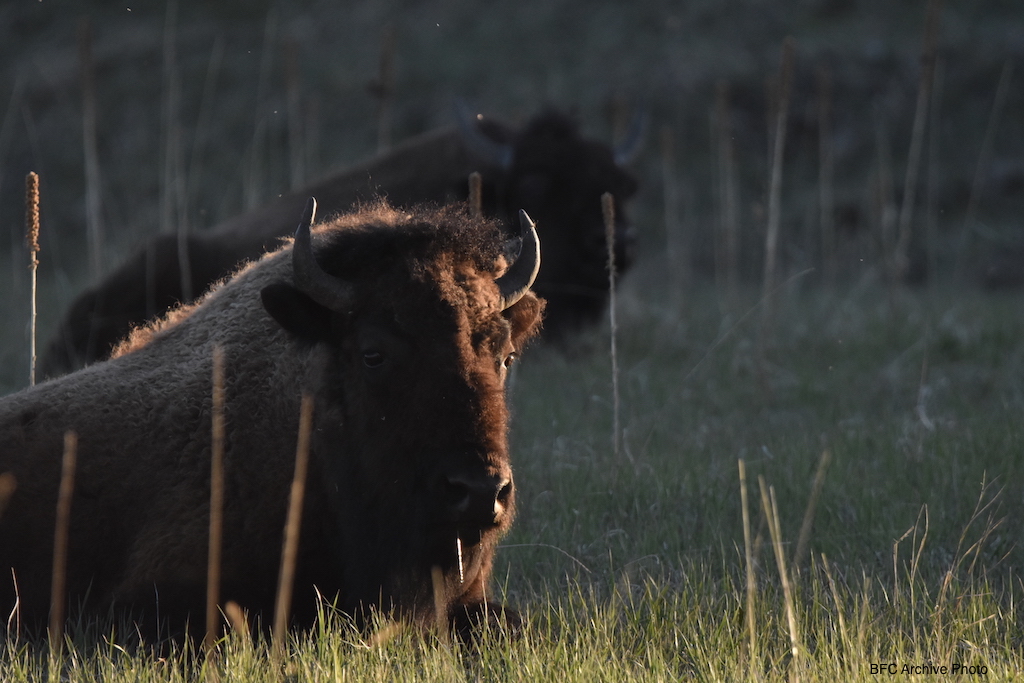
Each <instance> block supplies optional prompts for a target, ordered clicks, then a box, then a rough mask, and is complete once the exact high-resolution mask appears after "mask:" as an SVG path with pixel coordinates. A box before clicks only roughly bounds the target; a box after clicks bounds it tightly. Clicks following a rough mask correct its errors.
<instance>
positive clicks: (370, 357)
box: [363, 351, 384, 368]
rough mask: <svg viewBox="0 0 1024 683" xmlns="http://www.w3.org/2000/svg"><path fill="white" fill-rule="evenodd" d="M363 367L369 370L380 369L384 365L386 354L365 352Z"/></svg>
mask: <svg viewBox="0 0 1024 683" xmlns="http://www.w3.org/2000/svg"><path fill="white" fill-rule="evenodd" d="M363 365H365V366H366V367H368V368H379V367H380V366H382V365H384V354H382V353H381V352H380V351H364V352H363Z"/></svg>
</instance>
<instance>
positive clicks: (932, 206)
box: [925, 59, 943, 288]
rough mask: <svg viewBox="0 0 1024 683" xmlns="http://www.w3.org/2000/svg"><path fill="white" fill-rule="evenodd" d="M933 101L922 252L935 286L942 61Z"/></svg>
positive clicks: (937, 255) (929, 123)
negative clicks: (923, 248) (923, 246)
mask: <svg viewBox="0 0 1024 683" xmlns="http://www.w3.org/2000/svg"><path fill="white" fill-rule="evenodd" d="M933 80H934V82H933V84H932V101H931V104H930V105H929V107H928V113H929V121H928V167H927V168H928V175H927V177H926V180H925V251H926V252H927V254H928V282H929V284H930V285H931V286H932V287H933V288H934V287H935V285H937V284H938V281H939V278H938V275H939V249H938V248H939V245H938V231H939V219H938V211H937V204H938V201H937V196H938V185H939V164H940V162H941V159H940V158H939V104H940V103H941V102H942V86H943V68H942V60H941V59H936V61H935V75H934V77H933Z"/></svg>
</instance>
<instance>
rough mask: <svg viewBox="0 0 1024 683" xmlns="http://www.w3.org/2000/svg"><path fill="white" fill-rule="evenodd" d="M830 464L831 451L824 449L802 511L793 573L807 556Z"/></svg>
mask: <svg viewBox="0 0 1024 683" xmlns="http://www.w3.org/2000/svg"><path fill="white" fill-rule="evenodd" d="M831 462H832V451H830V450H828V449H827V448H826V449H825V450H824V451H822V452H821V458H820V459H819V460H818V469H817V471H815V473H814V483H813V484H811V497H810V500H808V501H807V509H806V510H804V521H803V522H802V523H801V524H800V535H799V536H798V537H797V542H796V552H795V553H794V554H793V569H794V570H795V571H799V568H800V566H801V565H802V564H803V562H804V557H805V556H806V554H807V545H808V544H809V543H810V541H811V528H812V527H813V526H814V513H815V510H816V509H817V506H818V498H820V497H821V489H822V487H823V486H824V485H825V472H826V470H827V469H828V466H829V463H831Z"/></svg>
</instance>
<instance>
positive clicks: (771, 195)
mask: <svg viewBox="0 0 1024 683" xmlns="http://www.w3.org/2000/svg"><path fill="white" fill-rule="evenodd" d="M795 51H796V41H794V40H793V38H792V36H787V37H786V39H785V40H784V41H783V43H782V61H781V66H780V69H779V92H778V99H777V102H778V110H777V111H778V113H777V114H776V117H775V135H774V140H775V144H774V147H773V149H772V166H771V177H770V179H769V189H768V226H767V230H766V231H765V243H764V288H763V296H764V305H763V308H762V309H761V330H760V334H759V335H758V339H759V344H760V349H761V353H760V354H759V355H760V356H761V358H762V364H763V357H764V356H763V353H764V350H765V349H766V348H767V346H768V337H769V336H770V334H771V330H772V328H773V327H774V319H775V281H776V279H777V277H778V276H777V273H776V270H777V259H778V250H779V225H780V222H781V214H782V161H783V158H784V155H785V149H786V125H787V121H788V118H789V92H790V89H791V88H792V83H793V60H794V53H795Z"/></svg>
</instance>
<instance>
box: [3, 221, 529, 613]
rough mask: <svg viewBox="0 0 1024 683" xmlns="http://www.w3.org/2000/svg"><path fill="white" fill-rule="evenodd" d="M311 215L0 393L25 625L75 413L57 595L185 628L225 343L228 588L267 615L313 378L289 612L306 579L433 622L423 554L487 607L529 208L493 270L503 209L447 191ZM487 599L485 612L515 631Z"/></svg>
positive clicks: (505, 464)
mask: <svg viewBox="0 0 1024 683" xmlns="http://www.w3.org/2000/svg"><path fill="white" fill-rule="evenodd" d="M311 204H312V203H311ZM312 215H313V211H312V205H311V206H310V207H309V208H308V209H307V214H306V216H305V218H304V222H303V223H302V224H301V225H300V227H299V230H298V231H297V233H296V237H295V240H294V243H293V244H287V245H286V246H284V247H282V248H281V249H279V250H278V251H276V252H273V253H270V254H267V255H266V256H264V257H263V258H261V259H260V260H258V261H256V262H254V263H251V264H249V265H248V266H246V267H245V268H244V269H242V270H241V271H240V272H239V273H237V274H236V275H235V276H234V277H232V278H231V279H230V280H228V281H226V282H224V283H222V284H220V285H218V286H216V287H214V288H213V289H212V290H211V291H210V292H209V293H208V294H207V295H206V296H205V297H203V298H202V300H201V301H200V302H199V303H197V304H194V305H192V306H185V307H182V308H179V309H176V310H174V311H172V312H170V313H169V314H168V315H167V316H166V317H165V318H163V319H162V320H160V321H157V322H155V323H153V324H152V325H151V326H149V327H146V328H141V329H138V330H136V331H135V332H134V333H133V334H132V336H131V337H130V338H129V339H127V340H126V341H125V342H123V343H122V344H121V345H120V346H119V347H118V349H117V350H116V351H115V353H114V357H113V358H112V359H111V360H109V361H107V362H103V363H96V364H94V365H92V366H90V367H88V368H85V369H83V370H81V371H79V372H76V373H72V374H69V375H66V376H64V377H60V378H57V379H53V380H50V381H47V382H44V383H42V384H39V385H36V386H35V387H32V388H29V389H26V390H23V391H21V392H20V393H17V394H13V395H11V396H8V397H5V398H3V399H0V473H2V472H10V473H13V475H14V476H15V477H16V480H17V488H16V490H15V492H14V494H13V497H12V498H11V499H10V502H9V504H8V507H7V509H6V510H5V511H4V514H3V516H2V518H0V613H2V614H4V615H7V614H8V613H10V611H11V609H12V607H13V605H14V603H15V599H16V593H15V587H14V584H13V582H12V578H11V575H12V570H13V572H14V575H15V576H16V579H17V596H18V599H19V600H20V610H21V616H22V619H23V621H27V622H29V623H33V624H44V623H45V620H46V616H47V611H48V606H49V599H50V566H51V561H52V548H53V530H54V506H55V501H56V497H57V488H58V482H59V479H60V461H61V453H62V435H63V434H64V433H65V430H75V431H76V432H77V433H78V444H79V446H78V468H77V479H76V484H75V490H74V499H73V502H72V520H71V529H70V537H69V543H70V545H69V551H68V580H67V586H68V592H69V593H68V596H69V597H68V599H69V603H70V606H71V608H72V609H73V610H74V609H75V608H76V606H77V605H80V604H82V605H83V608H84V610H85V611H86V612H88V613H90V614H95V613H99V614H101V615H103V614H106V613H107V610H109V609H110V608H111V607H113V608H114V609H115V610H117V609H121V610H130V611H131V612H132V614H134V615H136V616H137V617H138V616H139V615H141V617H140V618H139V622H138V623H140V624H144V626H143V628H144V629H146V630H145V631H144V632H152V631H151V628H152V624H153V616H154V615H155V614H157V613H158V614H159V617H160V619H161V620H163V619H164V618H166V619H167V620H169V621H170V624H171V625H172V628H175V626H176V627H177V629H180V628H181V625H182V624H183V623H184V621H185V619H186V618H187V617H188V616H189V615H191V616H192V617H193V619H192V623H193V625H195V624H197V623H201V619H202V615H203V614H204V600H205V597H204V596H205V591H206V585H205V584H206V557H207V538H208V523H209V495H210V448H211V436H210V433H211V425H210V423H211V405H212V399H211V382H212V379H211V370H212V357H211V354H212V352H213V349H214V347H215V346H218V345H219V346H220V347H221V348H223V350H224V357H225V376H226V383H225V389H224V390H225V421H226V446H225V448H226V452H225V482H226V485H225V511H224V547H223V566H222V577H223V579H222V586H221V596H222V598H223V600H224V601H225V602H226V601H228V600H234V601H236V602H238V603H239V604H240V605H242V606H243V607H244V608H247V609H249V610H250V611H251V612H253V613H254V614H260V615H262V616H263V619H264V623H267V622H269V621H270V620H271V618H272V614H273V611H272V610H273V604H274V594H275V589H276V584H277V577H278V563H279V559H280V553H281V546H282V537H283V531H282V529H283V524H284V520H285V512H286V507H287V498H288V493H289V488H290V481H291V477H292V472H293V470H294V460H295V455H294V454H295V448H296V439H297V431H298V421H299V413H300V410H299V407H300V397H301V395H302V394H303V393H308V394H310V395H311V396H312V397H313V399H314V406H315V408H314V422H313V432H312V441H311V444H312V445H311V454H310V471H309V481H308V482H307V496H306V504H305V508H304V514H303V522H302V533H301V543H300V549H299V560H298V566H297V573H296V584H295V610H294V615H293V616H294V619H295V620H306V623H312V620H313V618H314V610H315V607H316V597H315V596H316V594H315V590H314V587H315V588H316V590H319V592H320V593H321V594H322V595H324V596H325V597H326V599H327V600H329V601H333V600H334V599H335V598H337V601H338V605H339V606H340V607H341V608H342V609H344V610H346V611H348V612H350V613H354V614H363V613H365V609H367V608H370V607H373V608H379V609H382V610H384V611H385V612H387V611H391V612H392V613H394V614H395V615H396V616H397V617H400V618H404V619H407V620H409V621H412V622H415V623H433V621H432V620H433V619H434V614H435V612H434V590H433V587H432V578H431V576H432V574H431V573H432V568H434V567H439V568H440V569H441V570H442V572H443V577H444V581H443V583H444V594H443V599H444V603H443V604H445V605H446V606H447V608H448V611H449V616H450V619H451V620H452V623H453V626H455V627H457V628H459V629H460V630H464V629H468V628H470V625H471V624H472V623H474V622H476V621H477V620H479V619H480V618H482V617H483V616H484V615H487V614H498V615H500V614H502V611H501V610H502V608H501V607H500V606H498V605H493V604H492V605H488V604H487V603H485V594H486V593H485V589H486V586H487V582H488V579H489V577H490V574H491V563H492V558H493V555H494V550H495V544H496V543H497V541H498V539H499V537H500V536H501V535H502V534H503V533H504V532H505V531H506V530H507V529H508V527H509V524H510V523H511V520H512V516H513V512H514V505H515V494H514V488H513V483H512V471H511V469H510V467H509V453H508V442H507V435H506V431H507V423H508V411H507V409H506V404H505V395H504V386H503V385H504V381H505V374H506V370H507V368H508V366H509V364H510V363H511V362H512V359H513V358H514V357H515V355H516V354H517V353H518V352H519V351H520V350H521V349H522V347H523V345H524V344H525V343H526V342H527V340H528V339H530V337H532V336H533V335H534V334H535V333H536V332H537V329H538V326H539V324H540V317H541V311H542V308H543V302H542V300H541V299H539V298H538V297H537V296H535V295H534V294H533V293H532V292H531V291H530V287H531V285H532V283H533V281H534V279H535V277H536V273H537V269H538V267H539V264H540V246H539V242H538V241H537V236H536V233H535V232H534V230H533V227H532V223H530V222H529V219H528V218H526V219H525V220H524V230H523V239H522V249H521V255H520V256H519V257H518V258H517V259H515V260H513V261H512V264H511V265H508V266H507V268H506V264H507V263H508V258H507V257H506V255H505V254H507V253H508V252H509V249H508V245H506V242H505V238H504V236H503V235H502V234H501V232H500V229H499V228H498V227H497V225H496V224H495V223H493V222H490V221H487V220H486V219H472V218H470V217H469V216H468V215H467V214H466V213H465V211H464V209H462V208H459V207H457V206H456V205H452V206H449V207H444V208H427V209H422V210H413V211H412V212H411V213H407V212H406V211H404V210H402V211H399V210H394V209H391V208H389V207H387V206H386V205H378V206H376V207H374V208H371V209H366V210H363V211H362V212H358V213H354V214H352V215H347V216H343V217H340V218H337V219H335V220H334V221H332V222H330V223H328V224H326V225H322V226H320V227H318V228H317V229H316V230H314V231H313V233H312V239H311V238H310V230H309V224H310V223H311V222H312ZM524 216H525V214H524ZM457 543H461V559H462V566H461V573H460V568H459V564H458V559H459V554H458V551H457V549H456V545H457ZM492 610H493V611H492ZM505 614H506V621H504V622H502V621H500V619H498V618H495V621H496V622H497V623H505V624H506V625H510V626H511V625H514V624H515V623H516V621H517V619H518V617H516V616H515V615H514V613H512V612H511V611H509V612H506V613H505ZM197 615H198V616H197ZM487 618H491V617H487ZM300 623H301V621H300Z"/></svg>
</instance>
